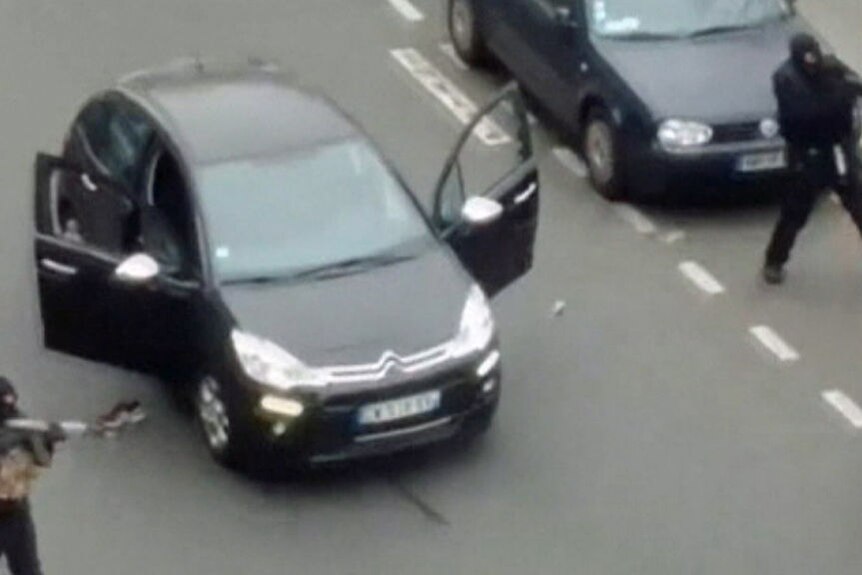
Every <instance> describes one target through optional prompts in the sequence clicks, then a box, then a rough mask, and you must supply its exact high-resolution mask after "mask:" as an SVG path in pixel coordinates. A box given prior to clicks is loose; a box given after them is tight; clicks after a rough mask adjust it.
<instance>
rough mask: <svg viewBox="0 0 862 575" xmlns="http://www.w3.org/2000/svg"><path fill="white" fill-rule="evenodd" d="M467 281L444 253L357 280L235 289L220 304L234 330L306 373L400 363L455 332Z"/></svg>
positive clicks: (432, 253)
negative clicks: (269, 344)
mask: <svg viewBox="0 0 862 575" xmlns="http://www.w3.org/2000/svg"><path fill="white" fill-rule="evenodd" d="M471 285H472V280H471V279H470V277H469V276H468V275H467V273H466V272H465V271H464V270H463V268H462V267H461V265H460V264H459V263H458V261H457V259H456V258H455V257H454V256H452V255H451V253H450V252H449V251H448V250H447V249H443V248H437V249H431V250H428V251H427V252H425V253H424V254H423V255H421V256H419V257H418V258H416V259H411V260H408V261H404V262H401V263H398V264H394V265H390V266H383V267H379V268H376V269H373V270H370V271H367V272H364V273H358V274H353V275H347V276H341V277H337V278H330V279H324V280H318V281H306V282H301V283H284V284H261V285H254V284H239V285H231V286H226V287H224V288H223V293H222V298H223V300H224V303H225V305H226V306H227V307H228V309H229V311H230V312H231V314H232V315H233V317H234V320H235V321H236V325H237V326H238V328H239V329H241V330H244V331H248V332H250V333H253V334H254V335H257V336H260V337H265V338H267V339H270V340H271V341H273V342H275V343H277V344H278V345H280V346H282V347H283V348H284V349H286V350H287V351H288V352H290V353H291V354H292V355H294V356H295V357H297V358H299V359H300V360H301V361H302V362H304V363H306V364H307V365H310V366H313V367H327V366H335V365H349V364H357V363H369V362H371V363H373V362H375V361H377V360H378V359H380V357H381V356H382V355H383V353H384V352H387V351H391V352H394V353H396V354H398V355H401V356H404V355H409V354H411V353H415V352H417V351H421V350H424V349H428V348H430V347H434V346H436V345H439V344H441V343H444V342H446V341H448V340H450V339H451V338H453V337H454V336H455V334H456V332H457V329H458V325H459V322H460V318H461V312H462V310H463V308H464V303H465V301H466V298H467V294H468V292H469V288H470V286H471Z"/></svg>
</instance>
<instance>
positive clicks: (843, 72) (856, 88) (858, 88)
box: [825, 55, 862, 98]
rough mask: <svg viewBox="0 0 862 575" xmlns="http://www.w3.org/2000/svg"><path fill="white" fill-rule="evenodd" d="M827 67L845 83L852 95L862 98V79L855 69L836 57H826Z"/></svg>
mask: <svg viewBox="0 0 862 575" xmlns="http://www.w3.org/2000/svg"><path fill="white" fill-rule="evenodd" d="M825 65H826V68H827V70H829V72H830V73H831V74H834V75H835V76H836V77H838V78H840V79H841V80H842V81H843V82H844V85H845V86H846V87H847V89H848V90H849V91H850V93H851V94H852V95H854V96H856V97H858V98H862V78H860V77H859V74H857V73H856V72H855V71H854V70H853V68H851V67H850V66H848V65H847V64H845V63H844V62H842V61H841V60H840V59H839V58H838V57H837V56H834V55H830V56H827V57H826V61H825Z"/></svg>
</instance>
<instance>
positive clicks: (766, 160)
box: [737, 151, 787, 172]
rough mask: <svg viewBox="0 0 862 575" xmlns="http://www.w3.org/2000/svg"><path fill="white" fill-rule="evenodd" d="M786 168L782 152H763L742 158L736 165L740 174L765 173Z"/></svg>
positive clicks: (785, 159) (785, 160)
mask: <svg viewBox="0 0 862 575" xmlns="http://www.w3.org/2000/svg"><path fill="white" fill-rule="evenodd" d="M786 167H787V158H786V157H785V155H784V152H783V151H781V152H764V153H760V154H748V155H745V156H742V157H741V158H740V159H739V163H738V164H737V169H738V170H739V171H740V172H767V171H771V170H780V169H783V168H786Z"/></svg>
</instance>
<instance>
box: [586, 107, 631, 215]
mask: <svg viewBox="0 0 862 575" xmlns="http://www.w3.org/2000/svg"><path fill="white" fill-rule="evenodd" d="M582 147H583V153H584V157H585V159H586V161H587V167H588V169H589V172H590V180H592V182H593V186H595V188H596V190H597V191H598V192H599V193H600V194H601V195H602V196H603V197H605V198H606V199H608V200H611V201H618V200H622V199H624V198H625V196H626V182H625V178H624V174H623V170H622V163H621V162H620V146H619V138H618V135H617V131H616V128H614V125H613V122H612V121H611V119H610V115H609V114H608V113H607V111H606V110H605V109H604V108H595V109H594V110H592V111H591V112H590V113H589V115H588V116H587V122H586V124H585V127H584V131H583V142H582Z"/></svg>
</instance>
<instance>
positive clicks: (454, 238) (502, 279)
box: [433, 84, 539, 296]
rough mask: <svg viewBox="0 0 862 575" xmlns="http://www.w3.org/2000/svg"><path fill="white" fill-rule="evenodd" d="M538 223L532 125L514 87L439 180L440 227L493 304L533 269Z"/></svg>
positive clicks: (485, 113)
mask: <svg viewBox="0 0 862 575" xmlns="http://www.w3.org/2000/svg"><path fill="white" fill-rule="evenodd" d="M538 217H539V175H538V168H537V164H536V159H535V156H534V155H533V145H532V139H531V136H530V125H529V122H528V118H527V110H526V106H525V104H524V100H523V97H522V95H521V93H520V91H519V90H518V88H517V86H515V85H514V84H512V85H510V86H508V87H506V88H505V89H504V90H503V91H502V92H501V93H500V94H499V95H497V96H496V97H495V98H494V100H493V101H491V102H490V103H489V104H488V105H487V106H486V107H485V108H483V109H482V110H481V111H480V112H479V113H478V114H477V116H476V117H475V118H474V119H473V121H472V122H471V123H470V124H469V125H468V126H467V127H466V129H465V130H464V132H462V134H461V136H460V137H459V139H458V141H457V144H456V146H455V149H454V150H453V151H452V153H451V154H450V156H449V158H448V160H447V161H446V164H445V166H444V169H443V173H442V174H441V176H440V179H439V180H438V184H437V188H436V193H435V199H434V214H433V222H434V225H435V227H436V228H437V231H438V233H439V234H440V235H441V237H443V238H444V239H445V240H446V241H447V242H448V243H449V244H450V245H451V246H452V248H453V249H454V250H455V252H456V253H457V254H458V257H459V258H460V259H461V262H462V263H463V264H464V266H465V267H466V268H467V269H468V270H469V271H470V272H471V273H472V274H473V276H474V277H475V278H476V280H477V281H478V282H479V284H480V285H481V286H482V288H483V289H484V290H485V292H486V293H487V294H488V295H489V296H492V295H494V294H496V293H498V292H499V291H500V290H502V289H503V288H505V287H506V286H508V285H509V284H511V283H512V282H514V281H515V280H516V279H518V278H520V277H521V276H522V275H524V274H526V273H527V272H528V271H529V270H530V268H531V267H532V265H533V246H534V244H535V240H536V230H537V226H538Z"/></svg>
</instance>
